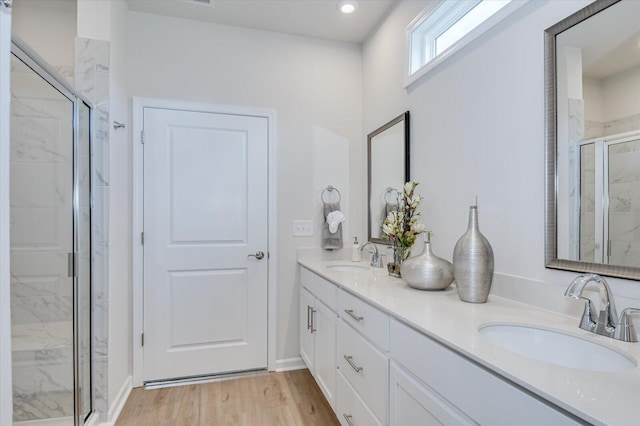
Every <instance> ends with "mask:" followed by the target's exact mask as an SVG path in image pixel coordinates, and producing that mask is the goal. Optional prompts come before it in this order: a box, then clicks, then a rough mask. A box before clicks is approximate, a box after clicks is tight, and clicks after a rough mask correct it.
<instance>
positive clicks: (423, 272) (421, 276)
mask: <svg viewBox="0 0 640 426" xmlns="http://www.w3.org/2000/svg"><path fill="white" fill-rule="evenodd" d="M400 272H401V274H402V278H403V279H404V280H405V281H406V282H407V284H409V286H410V287H413V288H415V289H418V290H444V289H445V288H447V287H449V286H450V285H451V283H452V282H453V265H451V263H450V262H448V261H446V260H444V259H442V258H441V257H438V256H436V255H434V254H433V251H432V249H431V237H430V236H429V237H427V240H426V241H425V242H424V251H423V252H422V254H421V255H418V256H414V257H411V258H409V259H407V260H405V261H404V262H402V264H401V265H400Z"/></svg>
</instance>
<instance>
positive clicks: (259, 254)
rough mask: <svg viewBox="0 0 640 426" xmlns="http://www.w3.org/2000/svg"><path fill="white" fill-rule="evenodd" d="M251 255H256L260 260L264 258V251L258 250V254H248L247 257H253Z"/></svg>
mask: <svg viewBox="0 0 640 426" xmlns="http://www.w3.org/2000/svg"><path fill="white" fill-rule="evenodd" d="M251 256H253V257H255V258H256V259H258V260H261V259H264V253H263V252H261V251H259V252H257V253H256V254H249V255H247V257H251Z"/></svg>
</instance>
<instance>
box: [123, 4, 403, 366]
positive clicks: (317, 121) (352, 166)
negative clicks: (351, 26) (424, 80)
mask: <svg viewBox="0 0 640 426" xmlns="http://www.w3.org/2000/svg"><path fill="white" fill-rule="evenodd" d="M128 31H129V33H128V39H127V41H128V47H129V59H128V61H129V67H128V70H129V88H130V90H129V94H130V96H142V97H151V98H165V99H176V100H188V101H195V102H206V103H212V104H229V105H241V106H250V107H259V108H273V109H275V110H276V111H277V146H278V147H277V150H278V153H277V163H278V164H277V167H278V171H277V178H278V188H277V193H278V201H277V211H278V235H277V238H278V261H277V262H278V263H277V265H276V267H277V274H278V278H277V298H278V300H277V311H276V312H277V359H279V360H284V359H288V358H295V357H298V326H297V322H298V321H297V316H298V291H297V285H296V248H297V247H303V246H306V247H308V246H315V247H318V246H319V245H320V235H321V232H320V231H321V223H320V220H321V219H320V214H319V211H320V208H321V205H320V193H321V191H322V187H323V186H326V185H328V184H333V185H334V186H336V187H338V188H339V189H340V191H341V192H342V194H343V204H342V206H343V210H345V211H346V212H347V217H348V219H347V222H346V223H345V224H344V228H345V233H344V236H345V243H346V244H347V245H348V242H349V240H348V239H347V237H349V236H351V235H355V234H356V233H357V234H358V235H359V237H360V239H361V240H364V239H365V238H364V231H363V230H364V229H365V227H366V221H364V222H361V223H358V224H357V225H354V220H355V219H358V220H360V218H361V217H364V213H363V209H362V196H363V195H364V194H365V193H366V191H365V190H364V189H363V188H364V187H365V181H364V179H363V168H362V164H363V161H364V157H363V156H362V152H363V150H362V147H363V146H364V143H363V136H362V130H361V129H362V112H361V110H362V103H361V100H362V97H361V96H362V91H361V90H362V80H361V78H362V74H361V72H362V68H361V50H360V47H359V46H357V45H351V44H343V43H335V42H328V41H321V40H316V39H311V38H304V37H296V36H290V35H283V34H276V33H269V32H262V31H254V30H248V29H241V28H233V27H227V26H221V25H213V24H207V23H202V22H196V21H188V20H182V19H176V18H169V17H162V16H154V15H148V14H141V13H137V12H131V13H130V14H129V30H128ZM396 115H397V114H396ZM331 153H336V154H335V156H333V155H331ZM346 156H348V157H350V158H351V160H349V161H348V162H347V161H346V160H345V157H346ZM333 157H335V158H333ZM112 161H118V160H117V159H112ZM350 193H351V194H356V195H354V196H350V195H349V194H350ZM294 219H314V220H315V236H314V237H310V238H293V237H292V236H291V228H292V220H294ZM352 230H354V231H352Z"/></svg>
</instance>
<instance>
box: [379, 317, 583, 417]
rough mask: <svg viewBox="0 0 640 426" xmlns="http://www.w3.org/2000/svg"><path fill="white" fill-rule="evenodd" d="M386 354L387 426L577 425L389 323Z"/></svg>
mask: <svg viewBox="0 0 640 426" xmlns="http://www.w3.org/2000/svg"><path fill="white" fill-rule="evenodd" d="M389 355H390V357H391V358H392V359H393V362H392V367H391V392H390V405H391V410H390V411H391V423H390V424H391V425H398V426H400V425H404V426H412V425H415V424H420V425H431V424H486V425H505V426H506V425H509V426H511V425H525V424H527V425H554V426H555V425H575V424H580V423H579V422H577V421H576V420H574V419H573V418H571V417H568V416H567V415H565V414H564V413H563V412H561V411H559V410H558V409H557V408H555V407H554V406H552V405H551V404H548V403H546V402H545V401H543V400H541V399H539V398H537V397H535V396H533V395H531V394H529V393H527V392H525V391H523V390H521V389H519V388H517V387H515V386H514V385H512V384H510V383H508V382H507V381H505V380H504V379H502V378H500V377H498V376H497V375H496V374H494V373H491V372H489V371H487V370H486V369H484V368H482V367H480V366H478V365H477V364H475V363H473V362H472V361H470V360H468V359H466V358H465V357H463V356H462V355H460V354H458V353H456V352H454V351H452V350H450V349H448V348H446V347H445V346H443V345H442V344H440V343H437V342H436V341H434V340H432V339H430V338H429V337H427V336H425V335H424V334H422V333H420V332H418V331H416V330H414V329H412V328H410V327H408V326H406V325H405V324H402V323H401V322H399V321H397V320H395V319H392V320H391V325H390V343H389ZM405 411H406V412H405Z"/></svg>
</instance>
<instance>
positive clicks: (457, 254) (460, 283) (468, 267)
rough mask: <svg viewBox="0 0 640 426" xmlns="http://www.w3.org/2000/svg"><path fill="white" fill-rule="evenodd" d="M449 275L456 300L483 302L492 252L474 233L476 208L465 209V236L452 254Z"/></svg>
mask: <svg viewBox="0 0 640 426" xmlns="http://www.w3.org/2000/svg"><path fill="white" fill-rule="evenodd" d="M453 275H454V278H455V281H456V287H457V289H458V297H460V300H462V301H463V302H470V303H485V302H486V301H487V298H488V297H489V290H491V282H492V280H493V249H492V248H491V244H489V241H487V239H486V238H485V237H484V235H482V234H481V233H480V230H479V229H478V206H470V207H469V226H468V228H467V232H465V233H464V235H463V236H462V237H460V239H459V240H458V242H457V243H456V247H455V249H454V250H453Z"/></svg>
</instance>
